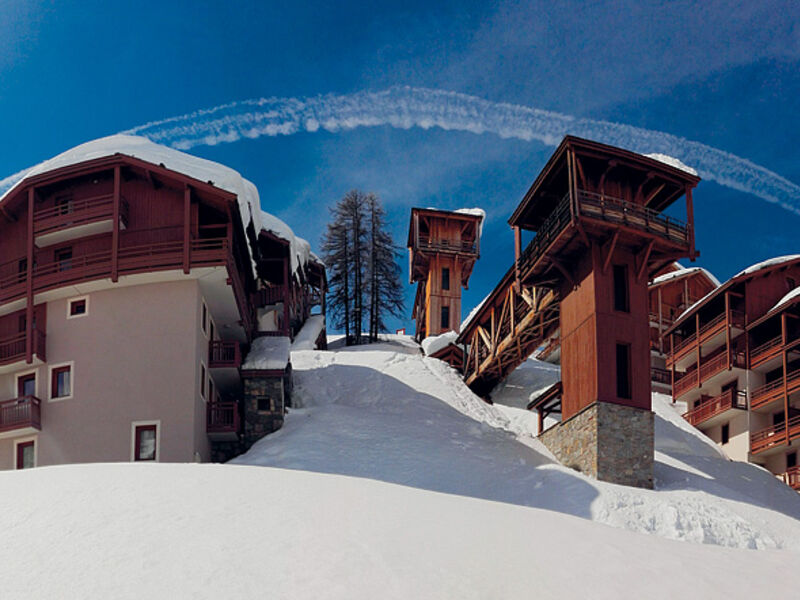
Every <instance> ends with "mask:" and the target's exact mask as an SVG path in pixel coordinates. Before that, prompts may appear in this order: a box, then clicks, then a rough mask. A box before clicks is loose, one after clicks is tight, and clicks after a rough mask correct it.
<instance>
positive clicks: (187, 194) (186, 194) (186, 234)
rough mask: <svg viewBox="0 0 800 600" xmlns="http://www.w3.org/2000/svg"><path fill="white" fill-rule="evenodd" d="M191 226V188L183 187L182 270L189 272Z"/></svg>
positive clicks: (187, 185)
mask: <svg viewBox="0 0 800 600" xmlns="http://www.w3.org/2000/svg"><path fill="white" fill-rule="evenodd" d="M191 226H192V188H190V187H189V184H186V185H185V186H184V188H183V272H184V273H186V274H187V275H188V274H189V271H190V268H191V264H192V263H191V260H192V257H191V252H192V248H191V239H192V237H191Z"/></svg>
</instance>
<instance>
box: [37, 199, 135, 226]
mask: <svg viewBox="0 0 800 600" xmlns="http://www.w3.org/2000/svg"><path fill="white" fill-rule="evenodd" d="M128 213H129V207H128V202H127V200H125V199H124V198H120V204H119V216H120V220H121V221H122V224H123V225H124V226H125V227H127V226H128ZM113 217H114V196H113V195H112V194H106V195H103V196H94V197H92V198H78V199H72V200H69V201H68V202H65V203H63V204H59V205H56V206H51V207H49V208H42V209H40V210H37V211H35V212H34V213H33V230H34V234H35V235H37V236H42V235H46V234H48V233H53V232H55V231H58V230H60V229H65V228H68V227H77V226H79V225H86V224H88V223H95V222H97V221H105V220H107V219H112V218H113Z"/></svg>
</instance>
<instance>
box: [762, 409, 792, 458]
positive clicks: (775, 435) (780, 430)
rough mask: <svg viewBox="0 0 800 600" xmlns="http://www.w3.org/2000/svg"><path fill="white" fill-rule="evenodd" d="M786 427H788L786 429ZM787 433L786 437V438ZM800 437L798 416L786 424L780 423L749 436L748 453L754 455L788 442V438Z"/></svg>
mask: <svg viewBox="0 0 800 600" xmlns="http://www.w3.org/2000/svg"><path fill="white" fill-rule="evenodd" d="M787 425H788V427H787ZM787 432H788V436H787ZM798 435H800V416H798V417H792V418H791V419H789V422H788V424H787V423H785V422H783V421H781V422H780V423H776V424H775V425H772V426H770V427H765V428H764V429H761V430H759V431H756V432H754V433H751V434H750V452H752V453H753V454H756V453H758V452H763V451H764V450H769V449H770V448H774V447H775V446H782V445H784V444H787V443H788V442H789V438H794V437H798Z"/></svg>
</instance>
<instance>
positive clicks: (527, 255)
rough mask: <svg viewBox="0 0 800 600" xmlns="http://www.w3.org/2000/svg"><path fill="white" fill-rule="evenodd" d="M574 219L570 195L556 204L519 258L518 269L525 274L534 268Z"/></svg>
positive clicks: (566, 195)
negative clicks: (530, 268) (551, 243)
mask: <svg viewBox="0 0 800 600" xmlns="http://www.w3.org/2000/svg"><path fill="white" fill-rule="evenodd" d="M571 218H572V213H571V212H570V202H569V193H567V194H565V195H564V197H563V198H562V199H561V200H560V201H559V202H558V204H556V207H555V208H554V209H553V212H551V213H550V215H549V216H548V217H547V218H546V219H545V220H544V223H542V226H541V227H539V230H538V231H537V232H536V235H535V236H534V237H533V239H532V240H531V241H530V243H529V244H528V245H527V247H526V248H525V250H524V251H523V252H522V254H521V255H520V257H519V263H518V267H519V270H520V272H521V273H524V272H525V271H526V270H527V269H528V268H529V267H531V266H533V265H534V264H535V263H536V261H537V260H538V259H539V257H540V256H541V255H542V253H543V252H544V251H545V250H546V249H547V247H548V246H549V245H550V242H552V241H553V240H554V239H555V238H556V236H557V235H558V234H559V233H561V231H562V230H563V229H564V228H565V227H566V226H567V224H568V223H569V222H570V219H571Z"/></svg>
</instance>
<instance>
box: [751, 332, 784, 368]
mask: <svg viewBox="0 0 800 600" xmlns="http://www.w3.org/2000/svg"><path fill="white" fill-rule="evenodd" d="M782 345H783V336H780V335H779V336H776V337H774V338H772V339H771V340H769V341H767V342H764V343H763V344H761V345H760V346H756V347H755V348H753V349H752V350H751V351H750V367H751V368H752V367H755V366H758V365H760V364H761V363H763V362H765V361H767V360H769V359H770V358H772V356H773V355H774V354H776V353H777V352H778V350H779V349H780V347H781V346H782Z"/></svg>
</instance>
